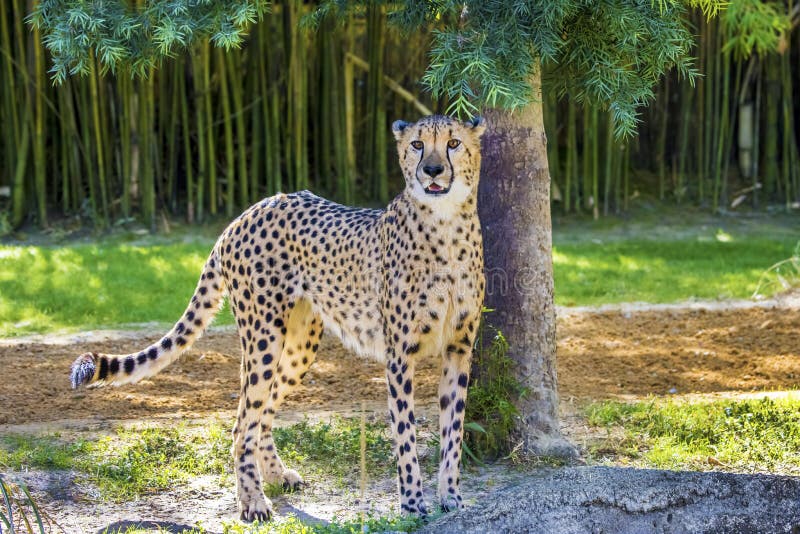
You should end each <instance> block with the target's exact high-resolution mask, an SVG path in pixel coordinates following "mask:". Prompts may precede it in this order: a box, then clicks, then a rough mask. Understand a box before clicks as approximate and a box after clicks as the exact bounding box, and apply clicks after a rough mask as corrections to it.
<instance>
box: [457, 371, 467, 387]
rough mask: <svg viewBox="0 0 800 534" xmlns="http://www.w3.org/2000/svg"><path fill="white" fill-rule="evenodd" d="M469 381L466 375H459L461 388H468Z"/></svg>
mask: <svg viewBox="0 0 800 534" xmlns="http://www.w3.org/2000/svg"><path fill="white" fill-rule="evenodd" d="M467 380H468V379H467V375H466V374H464V373H461V374H460V375H458V385H459V386H461V387H462V388H465V387H467Z"/></svg>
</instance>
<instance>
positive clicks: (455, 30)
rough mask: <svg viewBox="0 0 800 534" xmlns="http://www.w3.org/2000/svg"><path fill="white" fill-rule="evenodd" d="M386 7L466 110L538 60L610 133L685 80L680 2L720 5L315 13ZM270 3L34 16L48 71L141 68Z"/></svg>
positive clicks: (80, 1) (82, 8) (167, 3)
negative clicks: (661, 85) (658, 87)
mask: <svg viewBox="0 0 800 534" xmlns="http://www.w3.org/2000/svg"><path fill="white" fill-rule="evenodd" d="M373 3H381V4H386V6H387V9H388V10H389V11H390V14H391V20H393V21H394V22H395V23H396V24H397V25H399V26H400V27H402V28H403V29H405V30H407V31H414V30H415V29H418V28H420V27H432V28H433V29H434V43H433V46H432V49H431V59H430V65H429V68H428V71H427V73H426V74H425V76H424V79H423V82H424V84H425V85H426V86H427V87H428V88H429V89H430V90H431V91H433V93H434V94H435V95H437V96H446V97H447V98H448V99H449V101H450V102H451V105H450V108H449V109H448V111H449V112H451V113H455V114H459V115H463V114H468V113H472V112H474V111H475V110H477V108H478V107H479V106H481V105H488V106H492V107H503V108H508V109H513V108H515V107H518V106H522V105H525V104H527V103H528V102H530V101H531V99H532V98H534V97H535V95H534V94H533V89H532V85H531V80H532V76H534V75H535V73H536V72H537V69H538V68H539V65H540V63H541V62H544V63H547V64H550V65H551V66H552V67H553V68H552V69H551V70H552V72H553V76H552V80H549V81H551V82H552V84H553V88H554V90H556V91H558V93H559V94H564V93H566V92H569V93H570V94H571V95H572V96H573V97H574V98H576V99H577V100H579V101H583V100H588V101H591V102H594V103H602V104H604V105H605V106H608V107H609V109H610V110H611V111H612V112H613V114H614V117H615V123H616V128H617V133H618V134H629V133H632V131H633V129H634V128H635V125H636V123H637V120H638V119H637V108H638V107H639V106H641V105H643V104H645V103H646V102H647V101H648V100H650V99H651V98H652V97H653V86H654V85H655V84H656V83H657V82H658V80H659V78H660V77H661V76H662V75H663V74H664V73H665V72H667V71H668V70H669V69H672V68H675V69H677V70H678V72H679V73H680V74H681V75H683V76H686V77H688V78H689V79H692V78H694V77H695V76H696V75H697V72H696V71H695V69H694V68H693V58H692V55H691V47H692V45H693V36H692V33H691V31H690V28H689V26H688V22H687V19H686V17H685V13H686V10H687V9H688V8H700V9H702V10H703V11H704V13H706V15H708V16H711V15H713V14H716V12H717V11H718V10H719V9H720V8H721V7H722V6H724V5H725V2H724V0H684V1H683V2H680V1H678V0H657V1H656V0H546V1H533V0H466V1H463V0H425V1H412V0H405V1H395V2H387V1H385V0H323V2H322V3H321V5H320V6H319V7H318V9H317V12H316V13H315V15H314V17H313V18H315V19H317V20H319V19H321V18H322V17H324V16H327V15H341V14H343V13H347V12H350V11H352V10H360V9H363V8H364V7H365V6H366V5H368V4H373ZM268 7H269V5H268V2H267V0H230V1H225V0H151V1H148V2H145V3H144V5H143V7H139V8H137V7H134V6H132V5H131V3H130V2H127V1H125V0H105V1H103V2H95V1H90V0H42V1H41V2H40V3H39V4H38V6H37V7H36V9H35V10H34V13H33V16H32V21H33V23H34V24H36V25H37V26H38V27H39V28H40V29H42V31H43V32H44V34H45V43H46V45H47V47H48V48H49V50H50V52H51V54H52V55H53V61H54V64H53V68H52V70H51V72H52V75H53V77H54V78H55V79H56V80H57V81H58V80H63V79H64V78H65V77H66V76H67V75H68V74H75V73H83V72H86V71H88V70H89V68H90V65H91V55H92V51H93V50H94V53H95V54H96V56H97V58H98V59H99V61H100V65H101V67H102V68H105V69H111V70H117V69H118V68H120V67H122V66H124V67H127V68H130V69H131V71H132V72H133V73H136V74H140V75H141V74H146V72H147V71H148V70H149V69H151V68H153V67H154V66H155V65H156V64H157V62H158V60H159V58H161V57H164V56H169V55H171V54H173V53H174V52H175V50H176V49H178V48H179V47H184V46H188V45H190V44H191V43H192V42H193V41H194V40H196V39H199V38H203V37H210V38H211V39H212V41H213V42H214V43H215V44H217V45H219V46H225V47H231V46H238V45H239V43H240V42H241V40H242V36H243V34H244V32H245V31H246V29H247V26H248V24H250V23H253V22H256V21H257V20H258V19H259V18H260V17H261V16H262V15H263V14H264V13H265V11H266V10H267V9H268Z"/></svg>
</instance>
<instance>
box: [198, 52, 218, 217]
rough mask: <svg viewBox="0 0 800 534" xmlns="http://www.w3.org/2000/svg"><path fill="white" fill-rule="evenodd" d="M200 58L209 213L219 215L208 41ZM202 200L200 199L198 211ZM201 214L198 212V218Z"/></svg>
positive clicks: (200, 190)
mask: <svg viewBox="0 0 800 534" xmlns="http://www.w3.org/2000/svg"><path fill="white" fill-rule="evenodd" d="M200 52H201V53H200V58H201V62H202V63H201V64H202V66H203V102H204V104H205V106H204V109H205V132H206V143H207V147H206V158H207V161H206V174H207V175H206V180H205V181H207V183H208V211H209V212H210V213H211V215H216V214H217V167H216V149H215V145H214V115H213V112H212V102H211V52H210V45H209V42H208V40H206V41H204V42H203V44H202V45H201V47H200ZM202 192H203V191H202V188H201V187H198V194H200V195H202ZM201 204H202V200H201V199H200V198H198V201H197V205H198V209H199V208H200V205H201ZM199 215H200V212H199V211H198V217H199Z"/></svg>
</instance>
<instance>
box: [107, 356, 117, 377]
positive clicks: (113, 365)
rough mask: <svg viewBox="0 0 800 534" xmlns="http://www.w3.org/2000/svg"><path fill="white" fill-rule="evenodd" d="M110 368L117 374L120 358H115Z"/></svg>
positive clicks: (113, 373)
mask: <svg viewBox="0 0 800 534" xmlns="http://www.w3.org/2000/svg"><path fill="white" fill-rule="evenodd" d="M109 370H110V371H111V374H112V375H115V374H117V373H118V372H119V359H118V358H114V359H113V360H111V365H110V366H109Z"/></svg>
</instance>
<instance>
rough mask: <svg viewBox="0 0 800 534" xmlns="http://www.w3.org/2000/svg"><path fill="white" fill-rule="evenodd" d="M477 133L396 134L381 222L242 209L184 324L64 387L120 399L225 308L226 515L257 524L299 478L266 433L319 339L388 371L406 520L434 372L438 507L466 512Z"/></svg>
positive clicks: (412, 504)
mask: <svg viewBox="0 0 800 534" xmlns="http://www.w3.org/2000/svg"><path fill="white" fill-rule="evenodd" d="M485 127H486V126H485V123H484V121H483V119H481V118H476V119H472V120H470V121H466V122H461V121H458V120H456V119H453V118H450V117H445V116H429V117H424V118H422V119H420V120H419V121H417V122H416V123H407V122H404V121H396V122H394V123H393V125H392V131H393V133H394V136H395V138H396V140H397V151H398V156H399V162H400V166H401V167H402V172H403V175H404V177H405V188H404V190H403V191H402V193H400V194H399V195H398V196H397V197H396V198H395V199H394V200H393V201H392V202H391V203H390V204H389V206H388V207H387V208H386V209H385V210H375V209H363V208H352V207H345V206H341V205H338V204H335V203H333V202H331V201H328V200H325V199H323V198H320V197H317V196H315V195H314V194H312V193H310V192H308V191H302V192H298V193H291V194H277V195H275V196H273V197H270V198H267V199H265V200H263V201H261V202H259V203H258V204H255V205H254V206H252V207H250V208H249V209H247V210H246V211H245V212H244V213H242V214H241V215H240V216H239V217H238V218H237V219H235V220H234V221H233V222H232V223H231V224H230V225H229V226H228V227H227V229H226V230H225V231H224V232H223V233H222V235H221V236H220V237H219V239H218V241H217V243H216V244H215V246H214V248H213V250H212V252H211V255H210V256H209V258H208V260H207V261H206V263H205V266H204V268H203V272H202V274H201V275H200V280H199V282H198V285H197V289H196V290H195V293H194V295H193V296H192V298H191V302H190V303H189V305H188V307H187V309H186V311H185V312H184V314H183V316H182V317H181V318H180V320H179V321H178V322H177V323H176V324H175V326H174V327H173V328H172V330H170V332H169V333H167V334H166V335H165V336H164V337H162V338H161V339H160V340H159V341H157V342H156V343H154V344H152V345H150V346H149V347H147V348H145V349H144V350H142V351H141V352H137V353H133V354H126V355H110V354H98V353H94V352H89V353H85V354H82V355H81V356H79V357H78V358H77V359H76V360H75V362H74V363H73V365H72V368H71V381H72V386H73V387H74V388H77V387H79V386H81V385H84V384H89V385H102V384H112V385H119V384H127V383H133V382H137V381H139V380H141V379H143V378H146V377H150V376H153V375H155V374H156V373H158V372H159V371H161V370H162V369H163V368H164V367H166V366H167V365H169V364H170V363H172V362H173V361H175V360H176V359H177V358H178V356H179V355H180V354H181V353H182V352H184V351H186V350H187V349H189V347H191V346H192V344H193V342H194V341H196V340H197V338H198V337H199V336H200V335H201V333H202V332H203V331H204V330H205V329H206V327H208V325H209V323H210V321H211V320H212V318H213V316H214V315H215V313H216V312H217V311H218V310H219V307H220V304H221V301H222V299H223V297H224V295H225V294H227V296H228V298H229V301H230V306H231V309H232V311H233V313H234V315H235V318H236V325H237V328H238V334H239V337H240V340H241V348H242V363H241V395H240V397H239V408H238V415H237V418H236V423H235V426H234V428H233V451H232V453H233V458H234V469H235V474H236V480H237V485H236V489H237V504H238V507H239V511H240V513H241V518H242V520H244V521H254V520H261V521H265V520H268V519H269V518H270V517H271V514H272V503H271V502H270V501H269V499H267V498H266V496H265V495H264V493H263V491H262V490H263V487H264V485H265V484H275V483H278V484H283V485H284V488H286V489H289V490H293V489H298V488H299V487H301V485H303V480H302V478H301V477H300V475H299V474H298V473H297V472H296V471H294V470H292V469H288V468H287V467H286V466H285V465H284V463H283V462H282V461H281V459H280V457H279V456H278V451H277V450H276V447H275V442H274V439H273V434H272V428H273V426H272V425H273V418H274V417H275V413H276V412H277V410H278V408H279V407H280V405H281V402H282V401H283V400H284V398H285V397H286V395H287V394H289V393H290V392H291V391H292V390H293V389H294V388H296V387H297V386H298V385H299V384H300V382H301V381H302V379H303V376H304V375H305V374H306V371H308V369H309V367H310V366H311V364H312V363H313V362H314V357H315V355H316V352H317V348H318V347H319V342H320V338H321V336H322V332H323V328H325V329H327V330H328V331H331V332H333V333H334V334H335V335H336V336H338V337H339V338H340V339H341V340H342V342H343V343H344V345H345V346H346V347H349V348H350V349H352V350H354V351H355V352H356V353H358V354H359V355H363V356H367V357H374V358H377V359H379V360H380V361H383V362H385V365H386V382H387V386H388V403H389V416H390V419H391V428H392V436H393V448H394V453H395V456H396V459H397V483H398V491H399V498H400V507H401V510H402V512H403V513H408V514H419V515H424V514H426V513H427V506H426V503H425V500H424V499H423V487H422V477H421V475H420V465H419V462H418V459H417V447H416V427H415V416H414V396H413V393H414V382H413V375H414V364H415V362H416V361H417V359H418V358H419V357H422V356H441V358H442V371H441V377H440V384H439V395H438V396H439V406H440V415H439V425H440V430H441V440H440V443H441V447H440V450H441V456H440V467H439V474H438V498H439V503H440V504H441V506H442V508H443V509H445V510H452V509H456V508H460V507H462V506H463V503H462V497H461V494H460V491H459V481H460V478H459V477H460V475H459V464H460V460H461V442H462V438H463V433H464V426H463V419H464V408H465V402H466V395H467V385H468V381H469V372H470V360H471V357H472V348H473V343H474V340H475V337H476V334H477V330H478V326H479V321H480V314H481V306H482V303H483V296H484V285H485V282H484V275H483V243H482V239H481V229H480V223H479V222H478V212H477V199H476V197H477V188H478V180H479V175H480V167H481V161H480V138H481V135H482V134H483V132H484V130H485Z"/></svg>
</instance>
